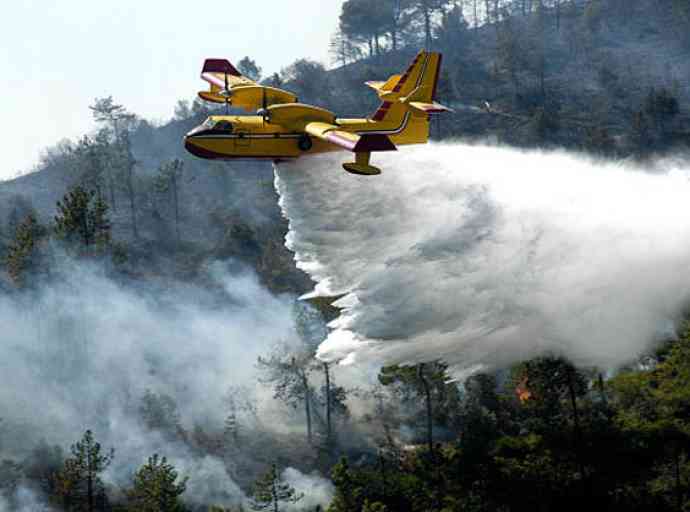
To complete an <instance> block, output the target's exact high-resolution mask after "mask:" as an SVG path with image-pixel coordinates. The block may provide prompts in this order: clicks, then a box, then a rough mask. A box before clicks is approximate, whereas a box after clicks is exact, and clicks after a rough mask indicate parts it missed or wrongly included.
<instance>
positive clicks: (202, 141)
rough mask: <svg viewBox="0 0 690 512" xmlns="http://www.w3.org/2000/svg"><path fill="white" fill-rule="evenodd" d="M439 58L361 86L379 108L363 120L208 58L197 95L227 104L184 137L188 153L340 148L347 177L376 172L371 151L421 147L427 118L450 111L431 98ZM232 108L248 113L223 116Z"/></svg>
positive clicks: (274, 153) (279, 155)
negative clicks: (349, 156) (347, 156)
mask: <svg viewBox="0 0 690 512" xmlns="http://www.w3.org/2000/svg"><path fill="white" fill-rule="evenodd" d="M440 67H441V54H439V53H431V52H426V51H422V52H420V53H419V54H418V55H417V57H416V58H415V59H414V61H413V62H412V64H411V65H410V67H409V68H408V69H407V71H406V72H405V73H404V74H402V75H394V76H392V77H390V78H389V79H388V80H387V81H386V82H367V85H368V86H369V87H371V88H372V89H374V90H375V91H376V92H377V93H378V95H379V97H380V98H381V100H382V101H383V103H382V104H381V106H380V107H379V109H378V110H377V111H376V112H375V113H374V114H373V115H372V116H370V117H369V118H367V119H341V118H337V117H336V115H335V114H334V113H333V112H329V111H328V110H326V109H323V108H320V107H315V106H312V105H305V104H302V103H298V100H297V97H296V96H295V95H294V94H292V93H290V92H288V91H284V90H281V89H277V88H275V87H268V86H264V85H260V84H257V83H256V82H254V81H252V80H250V79H249V78H247V77H245V76H242V74H241V73H240V72H239V71H237V69H236V68H235V67H234V66H233V65H232V64H230V62H228V61H227V60H224V59H208V60H206V62H205V63H204V67H203V70H202V72H201V78H202V79H204V80H205V81H207V82H208V83H209V84H210V86H211V87H210V90H209V91H203V92H200V93H199V96H200V97H201V98H202V99H204V100H206V101H210V102H213V103H222V104H225V105H226V115H213V116H211V117H209V118H208V119H207V120H206V122H204V123H203V124H202V125H201V126H199V127H197V128H195V129H193V130H192V131H190V132H189V133H188V134H187V135H186V136H185V147H186V149H187V151H189V152H190V153H192V154H194V155H196V156H198V157H201V158H208V159H220V160H228V159H269V160H273V161H277V162H279V161H283V160H290V159H295V158H298V157H301V156H306V155H313V154H318V153H325V152H329V151H342V150H347V151H351V152H353V153H354V154H355V161H354V162H351V163H346V164H344V165H343V167H344V169H345V170H346V171H348V172H350V173H353V174H363V175H376V174H380V173H381V170H380V169H378V168H377V167H374V166H372V165H370V163H369V162H370V158H371V153H372V152H377V151H395V150H396V149H397V148H396V146H397V145H405V144H425V143H426V142H428V140H429V118H430V115H431V114H434V113H439V112H446V111H449V110H450V109H448V108H447V107H444V106H443V105H440V104H438V103H436V102H435V101H434V97H435V95H436V88H437V85H438V77H439V71H440ZM230 106H233V107H235V108H241V109H244V110H245V111H248V112H254V111H256V110H257V109H258V111H257V112H256V115H250V116H231V115H228V108H229V107H230Z"/></svg>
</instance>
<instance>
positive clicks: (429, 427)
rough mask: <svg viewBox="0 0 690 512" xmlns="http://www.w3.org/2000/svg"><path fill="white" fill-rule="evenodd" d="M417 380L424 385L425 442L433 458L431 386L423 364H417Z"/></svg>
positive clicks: (432, 458)
mask: <svg viewBox="0 0 690 512" xmlns="http://www.w3.org/2000/svg"><path fill="white" fill-rule="evenodd" d="M418 372H419V380H420V381H421V382H422V386H423V387H424V396H425V400H426V442H427V445H428V446H429V454H430V455H431V460H434V416H433V408H432V404H431V388H430V387H429V381H428V380H427V379H426V376H425V375H424V364H423V363H422V364H420V365H419V370H418Z"/></svg>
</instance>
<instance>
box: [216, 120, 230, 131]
mask: <svg viewBox="0 0 690 512" xmlns="http://www.w3.org/2000/svg"><path fill="white" fill-rule="evenodd" d="M213 129H214V130H218V131H221V132H231V131H232V123H231V122H230V121H218V122H217V123H216V125H215V126H214V127H213Z"/></svg>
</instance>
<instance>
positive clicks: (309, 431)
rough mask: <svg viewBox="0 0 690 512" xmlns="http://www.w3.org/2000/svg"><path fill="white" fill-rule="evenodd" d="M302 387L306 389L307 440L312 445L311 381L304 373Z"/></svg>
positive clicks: (302, 374)
mask: <svg viewBox="0 0 690 512" xmlns="http://www.w3.org/2000/svg"><path fill="white" fill-rule="evenodd" d="M300 377H301V378H302V386H303V387H304V413H305V414H306V416H307V440H308V441H309V444H312V429H311V393H310V392H309V381H308V380H307V376H306V375H305V374H304V372H302V373H301V375H300Z"/></svg>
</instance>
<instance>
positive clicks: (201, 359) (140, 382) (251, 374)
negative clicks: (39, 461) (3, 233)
mask: <svg viewBox="0 0 690 512" xmlns="http://www.w3.org/2000/svg"><path fill="white" fill-rule="evenodd" d="M53 272H56V273H57V274H59V277H57V278H56V279H55V280H54V283H53V284H51V285H48V286H45V287H42V288H41V289H40V290H39V291H36V292H32V293H26V294H25V295H22V296H20V297H17V296H8V295H2V294H0V324H1V325H2V326H3V327H2V331H1V332H0V361H1V363H0V366H1V369H2V374H3V383H4V384H3V386H2V387H0V411H2V413H1V414H2V426H3V429H2V432H1V433H0V448H1V452H0V455H2V457H3V458H11V459H14V460H22V458H23V457H24V456H25V454H26V453H27V452H28V451H29V450H30V449H31V448H33V447H34V446H35V444H36V443H37V442H38V441H39V440H41V439H45V440H46V441H47V442H48V443H49V444H51V445H59V446H61V447H63V449H65V450H66V451H68V448H69V446H70V445H71V444H73V443H74V442H76V441H78V440H79V439H80V438H81V436H82V435H83V433H84V431H85V430H86V429H91V430H93V432H94V435H95V437H96V439H97V440H98V441H99V442H100V443H101V444H102V446H103V447H104V448H106V449H109V448H110V447H114V448H115V458H114V460H113V463H112V465H111V467H110V468H109V470H108V471H107V473H106V474H105V475H104V477H105V478H104V479H105V480H106V482H107V483H109V484H113V485H115V486H116V487H127V486H129V485H130V484H131V477H132V475H133V473H134V471H135V470H136V469H137V468H138V467H139V466H141V465H142V464H144V463H145V462H146V460H147V458H148V457H149V456H151V455H153V454H154V453H158V454H159V455H161V456H166V457H167V458H168V460H169V462H170V463H172V464H174V465H175V466H176V468H177V470H178V473H179V474H180V477H184V476H189V477H190V481H189V483H188V490H187V493H186V494H185V496H184V498H185V499H186V500H187V501H189V502H192V503H195V502H196V503H219V504H237V503H240V502H241V501H243V500H244V499H245V496H244V494H243V493H242V491H241V490H240V488H239V487H238V486H237V484H236V483H235V482H233V481H232V480H231V479H230V478H229V477H228V474H227V472H226V471H225V465H224V461H222V460H220V459H219V458H212V457H208V456H205V455H201V454H199V453H196V452H195V451H194V450H192V449H191V448H190V446H189V445H188V444H185V443H183V442H181V441H180V440H179V439H177V440H175V439H173V438H172V437H171V436H170V435H168V436H166V435H164V434H162V433H160V432H155V431H150V430H148V429H147V428H146V427H145V426H144V425H143V423H142V420H141V417H140V416H139V415H138V412H137V411H138V408H139V406H140V405H141V399H142V396H143V394H144V392H145V391H146V390H147V389H150V390H151V391H153V392H154V393H162V394H166V395H170V396H171V397H173V398H174V399H175V401H176V403H177V404H178V407H179V411H178V412H179V416H180V419H181V423H182V427H183V428H185V429H186V430H187V431H189V432H192V431H193V428H194V426H195V425H197V424H198V425H203V426H204V428H206V429H210V430H215V432H221V431H222V428H223V420H224V417H225V415H226V414H227V410H226V407H225V405H224V397H225V395H226V393H227V390H228V388H229V387H230V386H238V385H243V386H245V387H248V388H250V389H251V388H252V387H255V386H257V385H258V384H257V380H256V375H255V372H256V369H255V367H254V365H255V362H256V359H257V356H258V355H262V354H265V352H266V351H267V350H269V349H270V348H271V347H272V346H273V345H274V344H275V343H276V342H277V341H279V340H281V339H285V338H286V337H287V338H289V337H290V336H292V337H294V322H293V314H292V310H293V299H291V298H289V297H275V296H273V295H271V294H270V293H269V292H268V291H267V290H266V289H265V288H263V287H262V286H261V285H260V284H259V282H258V280H257V279H256V277H255V276H254V275H253V274H251V273H249V272H244V273H242V274H240V275H237V274H236V275H232V274H229V273H228V272H225V270H224V267H223V266H222V265H220V264H217V265H213V266H210V267H209V269H208V275H207V277H206V279H205V280H204V283H205V286H203V287H202V286H200V285H185V284H180V283H174V282H171V281H170V280H165V281H164V282H160V283H157V282H156V281H155V280H154V279H147V280H146V281H145V284H143V285H142V286H141V287H140V288H139V289H137V285H136V283H131V282H130V283H127V284H123V283H120V282H118V281H116V280H114V279H113V278H111V277H108V276H107V275H106V274H105V273H104V272H103V271H102V269H100V268H99V266H97V265H90V264H87V263H84V262H80V263H79V264H78V265H77V264H76V263H75V262H71V261H70V260H69V259H65V260H64V261H60V262H58V263H57V267H55V268H53ZM271 405H272V406H274V404H271ZM273 408H275V407H273ZM266 414H270V415H272V417H274V416H275V414H277V413H276V412H273V411H268V412H267V413H266ZM0 510H1V509H0Z"/></svg>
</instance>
